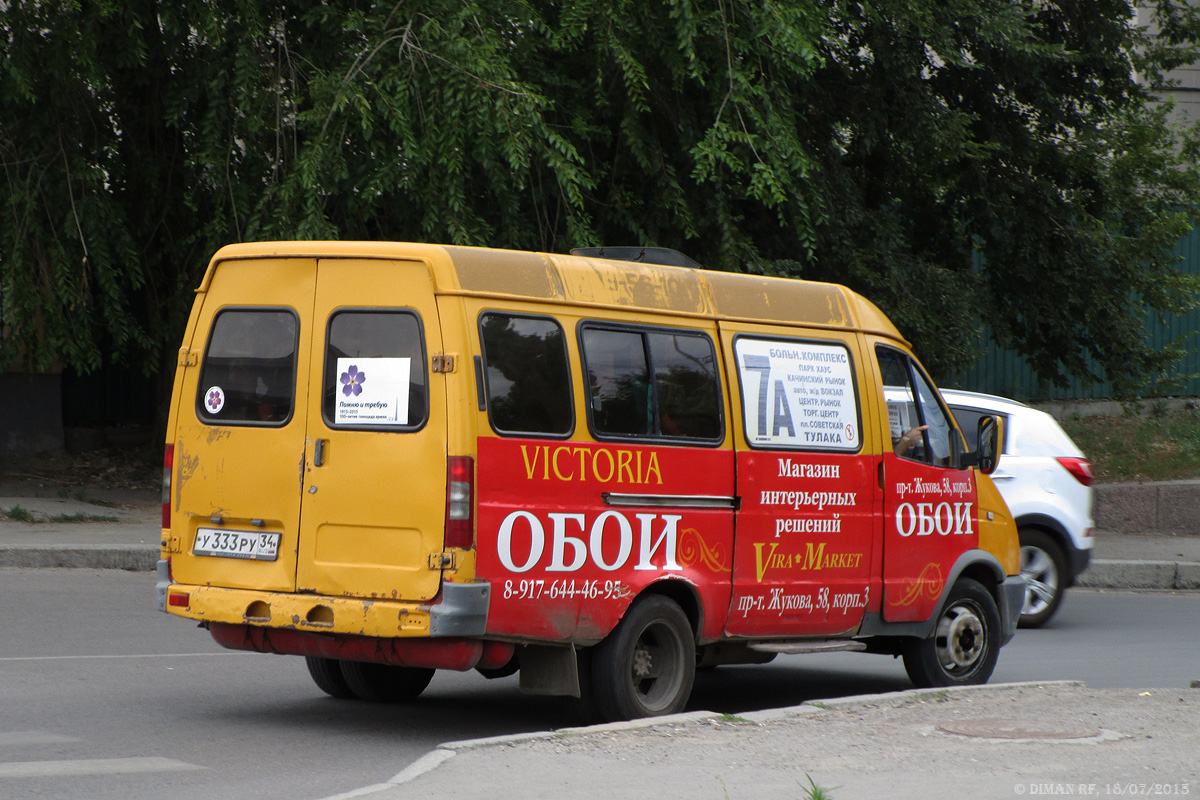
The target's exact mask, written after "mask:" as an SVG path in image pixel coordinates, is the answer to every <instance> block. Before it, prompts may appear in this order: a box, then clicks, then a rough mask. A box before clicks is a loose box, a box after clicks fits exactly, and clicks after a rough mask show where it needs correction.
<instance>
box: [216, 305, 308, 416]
mask: <svg viewBox="0 0 1200 800" xmlns="http://www.w3.org/2000/svg"><path fill="white" fill-rule="evenodd" d="M298 331H299V322H298V320H297V318H296V315H295V313H294V312H292V311H291V310H289V309H283V308H225V309H222V310H221V311H219V312H217V315H216V318H215V319H214V320H213V324H212V333H211V334H210V336H209V340H208V347H207V348H206V350H205V352H204V361H203V363H202V364H201V367H200V393H199V394H198V396H197V397H196V413H197V415H198V416H199V417H200V420H201V421H202V422H205V423H207V424H210V425H267V426H281V425H286V424H287V422H288V420H289V419H291V417H292V410H293V406H294V405H295V400H294V398H295V393H296V342H297V333H298Z"/></svg>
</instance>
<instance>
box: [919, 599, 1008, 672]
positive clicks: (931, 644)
mask: <svg viewBox="0 0 1200 800" xmlns="http://www.w3.org/2000/svg"><path fill="white" fill-rule="evenodd" d="M999 655H1000V612H999V611H998V610H997V609H996V600H995V599H994V598H993V597H992V595H991V594H990V593H989V592H988V590H987V589H985V588H984V587H983V585H982V584H980V583H979V582H978V581H974V580H971V579H970V578H961V579H959V581H958V582H957V583H955V584H954V588H952V589H951V590H950V594H949V595H948V596H947V598H946V604H945V605H944V606H943V607H942V612H941V614H940V615H939V616H938V620H937V624H936V625H935V626H934V631H933V636H931V637H929V638H928V639H918V640H914V641H912V642H910V643H909V644H908V645H907V646H906V647H905V648H904V670H905V672H907V673H908V677H909V678H910V679H911V680H912V682H913V684H914V685H915V686H917V688H921V689H926V688H932V687H938V686H965V685H969V684H979V683H987V680H988V678H990V677H991V676H992V670H994V669H995V668H996V659H997V658H998V657H999Z"/></svg>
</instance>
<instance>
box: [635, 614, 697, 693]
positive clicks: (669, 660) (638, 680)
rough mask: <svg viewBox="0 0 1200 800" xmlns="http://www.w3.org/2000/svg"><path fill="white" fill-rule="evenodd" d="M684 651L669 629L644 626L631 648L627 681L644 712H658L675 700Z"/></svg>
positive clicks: (653, 625) (681, 644)
mask: <svg viewBox="0 0 1200 800" xmlns="http://www.w3.org/2000/svg"><path fill="white" fill-rule="evenodd" d="M683 658H684V647H683V643H682V642H680V641H679V637H678V636H676V635H675V631H674V629H672V628H671V626H670V625H667V624H666V623H662V622H656V623H652V624H650V625H648V626H646V628H645V630H643V631H642V634H641V636H639V637H638V639H637V643H636V644H634V646H633V652H632V653H631V654H630V659H629V681H630V687H631V688H632V689H633V694H634V696H635V697H637V700H638V702H639V703H640V704H641V705H642V706H643V707H644V708H645V709H646V710H647V711H651V712H653V711H659V710H661V709H663V708H666V707H667V706H668V705H670V704H671V702H672V701H673V700H674V698H675V696H676V694H677V693H678V691H679V686H680V683H681V681H682V680H683Z"/></svg>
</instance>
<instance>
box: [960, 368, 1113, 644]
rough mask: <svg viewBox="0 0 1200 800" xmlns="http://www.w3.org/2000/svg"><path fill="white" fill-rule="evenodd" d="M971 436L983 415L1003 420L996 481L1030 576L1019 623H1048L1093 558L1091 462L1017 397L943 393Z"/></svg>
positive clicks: (1043, 415) (1051, 420)
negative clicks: (1019, 539)
mask: <svg viewBox="0 0 1200 800" xmlns="http://www.w3.org/2000/svg"><path fill="white" fill-rule="evenodd" d="M942 397H943V398H944V399H945V401H946V404H947V405H949V406H950V409H951V411H953V412H954V416H955V418H956V419H957V420H958V424H959V427H961V428H962V430H963V433H964V434H966V436H967V439H968V441H970V440H971V438H972V435H973V433H974V431H975V429H976V426H977V425H978V423H979V418H980V417H981V416H983V415H985V414H990V415H992V416H994V417H997V418H998V419H999V420H1000V434H1001V455H1000V462H999V464H998V465H997V467H996V471H995V472H994V473H992V480H993V481H995V483H996V488H998V489H999V490H1000V494H1001V496H1002V497H1003V498H1004V502H1005V503H1007V504H1008V508H1009V511H1011V512H1012V515H1013V519H1015V520H1016V523H1017V529H1018V531H1019V533H1020V537H1021V574H1023V575H1024V576H1025V577H1026V579H1027V580H1028V589H1026V592H1025V607H1024V608H1023V609H1022V610H1021V620H1020V624H1021V626H1022V627H1025V628H1037V627H1040V626H1041V625H1044V624H1045V623H1046V622H1047V621H1048V620H1049V619H1050V618H1051V617H1052V616H1054V612H1055V611H1057V610H1058V606H1059V603H1060V602H1062V598H1063V593H1064V592H1065V591H1066V590H1067V587H1068V586H1071V585H1072V584H1074V583H1075V577H1076V576H1077V575H1079V573H1081V572H1083V571H1084V570H1085V569H1086V568H1087V566H1088V563H1089V562H1090V561H1091V557H1092V545H1093V544H1094V543H1095V539H1093V538H1092V534H1093V522H1092V490H1091V485H1092V465H1091V463H1090V462H1089V461H1088V460H1087V458H1086V457H1085V456H1084V454H1083V452H1082V451H1081V450H1080V449H1079V448H1078V447H1076V446H1075V443H1074V442H1072V441H1071V437H1069V436H1067V434H1066V432H1065V431H1063V429H1062V428H1061V427H1059V425H1058V423H1057V422H1055V421H1054V418H1053V417H1051V416H1050V415H1049V414H1047V413H1045V412H1044V411H1038V410H1037V409H1036V408H1031V407H1029V406H1027V405H1025V404H1023V403H1018V402H1016V401H1015V400H1007V399H1005V398H1003V397H995V396H993V395H987V394H977V393H975V392H961V391H957V390H953V389H951V390H943V391H942Z"/></svg>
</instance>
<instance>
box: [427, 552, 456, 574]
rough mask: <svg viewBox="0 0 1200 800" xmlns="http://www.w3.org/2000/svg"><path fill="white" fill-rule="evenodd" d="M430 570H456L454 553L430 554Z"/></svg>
mask: <svg viewBox="0 0 1200 800" xmlns="http://www.w3.org/2000/svg"><path fill="white" fill-rule="evenodd" d="M429 568H430V569H434V570H441V569H454V552H453V551H451V552H449V553H430V554H429Z"/></svg>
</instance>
